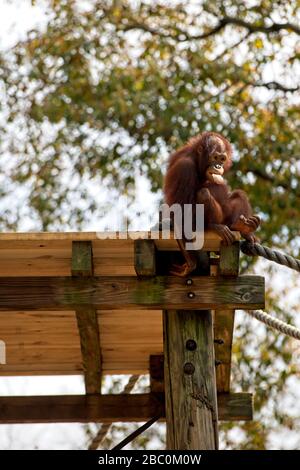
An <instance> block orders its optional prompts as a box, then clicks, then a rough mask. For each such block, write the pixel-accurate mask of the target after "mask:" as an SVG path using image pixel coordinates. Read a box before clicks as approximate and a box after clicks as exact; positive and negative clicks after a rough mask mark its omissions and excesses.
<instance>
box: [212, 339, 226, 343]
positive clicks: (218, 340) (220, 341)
mask: <svg viewBox="0 0 300 470" xmlns="http://www.w3.org/2000/svg"><path fill="white" fill-rule="evenodd" d="M214 343H216V344H224V340H223V339H214Z"/></svg>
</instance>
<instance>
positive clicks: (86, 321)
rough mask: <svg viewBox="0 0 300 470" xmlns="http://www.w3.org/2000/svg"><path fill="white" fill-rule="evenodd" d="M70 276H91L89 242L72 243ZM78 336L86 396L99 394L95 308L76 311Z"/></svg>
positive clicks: (91, 266) (97, 337)
mask: <svg viewBox="0 0 300 470" xmlns="http://www.w3.org/2000/svg"><path fill="white" fill-rule="evenodd" d="M72 275H73V276H76V277H79V278H82V277H85V278H86V277H89V276H92V275H93V252H92V243H91V242H90V241H73V242H72ZM76 318H77V325H78V331H79V336H80V349H81V356H82V364H83V370H84V383H85V391H86V393H87V394H94V393H97V392H98V393H100V390H101V379H102V358H101V347H100V335H99V326H98V319H97V310H96V309H95V308H88V307H81V308H77V309H76Z"/></svg>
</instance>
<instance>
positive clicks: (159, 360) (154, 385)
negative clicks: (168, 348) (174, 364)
mask: <svg viewBox="0 0 300 470" xmlns="http://www.w3.org/2000/svg"><path fill="white" fill-rule="evenodd" d="M149 375H150V390H151V392H153V393H164V391H165V384H164V355H163V354H151V356H150V358H149Z"/></svg>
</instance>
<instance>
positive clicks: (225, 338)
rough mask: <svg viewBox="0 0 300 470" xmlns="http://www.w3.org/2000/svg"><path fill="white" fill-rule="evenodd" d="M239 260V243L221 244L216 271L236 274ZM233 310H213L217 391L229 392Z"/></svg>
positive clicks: (231, 274) (225, 274) (220, 273)
mask: <svg viewBox="0 0 300 470" xmlns="http://www.w3.org/2000/svg"><path fill="white" fill-rule="evenodd" d="M239 260H240V244H239V242H235V243H233V244H232V245H230V246H224V245H221V247H220V265H219V269H218V272H217V273H216V274H219V275H221V276H234V277H236V276H238V275H239V264H240V262H239ZM234 314H235V312H234V310H226V309H222V310H216V311H215V319H216V326H215V339H216V343H215V355H216V359H217V363H218V366H217V371H216V375H217V384H218V392H220V393H221V392H223V393H229V392H230V372H231V351H232V338H233V328H234Z"/></svg>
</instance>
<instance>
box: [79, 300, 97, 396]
mask: <svg viewBox="0 0 300 470" xmlns="http://www.w3.org/2000/svg"><path fill="white" fill-rule="evenodd" d="M76 318H77V325H78V331H79V335H80V348H81V357H82V366H83V371H84V383H85V391H86V393H88V394H90V393H100V391H101V379H102V358H101V347H100V335H99V330H98V321H97V312H96V310H95V309H88V308H83V309H77V310H76Z"/></svg>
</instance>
